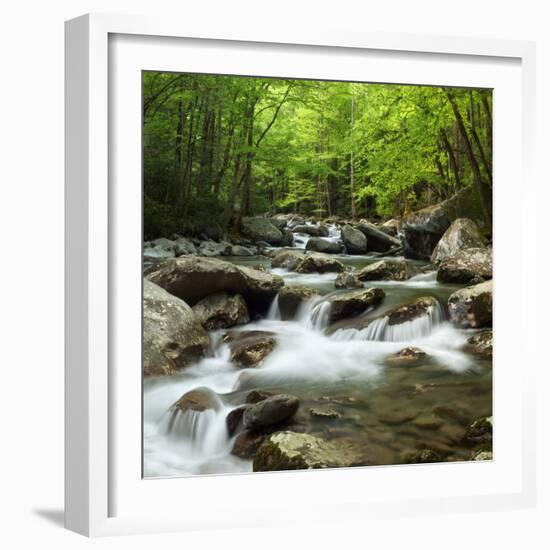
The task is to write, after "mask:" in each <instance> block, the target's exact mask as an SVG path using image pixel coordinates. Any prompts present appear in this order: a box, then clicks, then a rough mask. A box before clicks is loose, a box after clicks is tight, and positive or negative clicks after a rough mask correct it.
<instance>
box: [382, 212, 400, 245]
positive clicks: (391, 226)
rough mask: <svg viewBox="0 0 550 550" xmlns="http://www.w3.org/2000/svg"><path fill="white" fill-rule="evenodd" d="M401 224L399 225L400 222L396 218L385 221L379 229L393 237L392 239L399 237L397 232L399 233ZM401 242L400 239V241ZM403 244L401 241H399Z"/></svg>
mask: <svg viewBox="0 0 550 550" xmlns="http://www.w3.org/2000/svg"><path fill="white" fill-rule="evenodd" d="M400 225H401V224H400V223H399V220H396V219H395V218H391V219H390V220H387V221H385V222H384V223H383V224H382V225H380V226H379V227H378V229H379V230H380V231H382V232H383V233H387V234H388V235H391V236H392V237H396V236H397V232H398V231H399V226H400ZM398 241H399V239H398ZM399 242H401V241H399Z"/></svg>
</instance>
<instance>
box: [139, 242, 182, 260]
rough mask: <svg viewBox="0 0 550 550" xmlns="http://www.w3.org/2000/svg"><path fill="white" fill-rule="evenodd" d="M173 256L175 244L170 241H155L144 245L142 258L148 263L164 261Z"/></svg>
mask: <svg viewBox="0 0 550 550" xmlns="http://www.w3.org/2000/svg"><path fill="white" fill-rule="evenodd" d="M175 255H176V253H175V244H174V241H171V240H170V239H165V238H160V239H155V240H154V241H151V242H147V243H145V246H144V248H143V257H144V259H145V260H149V261H156V260H165V259H167V258H173V257H174V256H175Z"/></svg>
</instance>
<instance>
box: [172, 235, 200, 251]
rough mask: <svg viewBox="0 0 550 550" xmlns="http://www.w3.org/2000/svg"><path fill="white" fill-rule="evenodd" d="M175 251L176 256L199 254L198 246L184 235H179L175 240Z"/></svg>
mask: <svg viewBox="0 0 550 550" xmlns="http://www.w3.org/2000/svg"><path fill="white" fill-rule="evenodd" d="M174 252H175V254H176V256H186V255H188V254H197V253H198V251H197V247H196V246H195V245H194V244H193V243H192V242H191V241H190V240H189V239H185V238H184V237H179V238H178V239H176V240H175V241H174Z"/></svg>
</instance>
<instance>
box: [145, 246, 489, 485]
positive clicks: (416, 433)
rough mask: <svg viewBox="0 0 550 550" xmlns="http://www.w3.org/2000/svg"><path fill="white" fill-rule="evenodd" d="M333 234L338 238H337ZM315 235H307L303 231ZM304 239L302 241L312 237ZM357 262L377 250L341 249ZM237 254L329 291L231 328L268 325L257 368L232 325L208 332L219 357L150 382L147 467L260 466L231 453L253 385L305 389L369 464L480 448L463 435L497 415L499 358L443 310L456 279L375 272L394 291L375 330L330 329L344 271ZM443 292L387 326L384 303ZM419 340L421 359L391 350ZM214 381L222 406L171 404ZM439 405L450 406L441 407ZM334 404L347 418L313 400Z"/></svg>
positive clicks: (304, 397)
mask: <svg viewBox="0 0 550 550" xmlns="http://www.w3.org/2000/svg"><path fill="white" fill-rule="evenodd" d="M329 238H330V237H329ZM306 242H307V241H306ZM304 246H305V245H304ZM336 257H337V258H338V259H339V260H341V261H342V262H344V263H346V264H349V265H352V266H353V267H354V268H357V269H360V268H361V267H363V266H364V265H366V264H368V263H371V262H373V261H377V260H378V259H379V258H373V257H369V256H344V255H342V256H336ZM223 259H224V260H230V261H233V262H234V263H237V264H240V265H248V266H252V265H262V266H263V267H264V268H265V269H267V270H269V271H272V272H274V273H277V274H279V275H281V276H282V277H283V278H284V279H285V282H286V283H287V284H291V283H299V284H303V285H305V286H308V287H310V288H314V289H316V290H317V291H318V292H319V293H320V294H321V296H320V297H318V298H313V299H312V300H310V301H309V302H306V303H305V304H303V305H302V307H301V308H300V309H299V310H298V312H297V314H296V318H295V319H294V320H292V321H282V320H281V317H280V313H279V309H278V303H277V301H276V300H274V302H273V304H272V306H271V308H270V310H269V312H268V314H267V316H266V318H265V319H261V320H257V321H254V322H251V323H249V324H247V325H244V326H240V327H237V328H234V329H231V330H241V331H247V330H267V331H272V332H274V333H275V334H276V335H277V346H276V348H275V350H274V351H273V352H272V353H271V354H270V355H268V356H267V358H266V359H265V360H264V362H263V363H262V364H261V365H260V366H258V367H257V368H255V369H242V368H237V367H236V366H234V365H233V364H232V363H231V362H230V360H229V348H228V346H227V344H224V343H223V342H222V338H221V336H222V334H223V332H224V331H218V332H215V333H211V336H212V341H213V343H214V347H215V351H214V356H213V357H208V358H205V359H202V360H201V361H200V362H198V363H197V364H196V365H193V366H191V367H189V368H187V369H185V370H184V371H183V372H182V373H181V374H179V375H176V376H172V377H165V378H157V379H146V380H145V381H144V396H143V415H144V475H145V476H146V477H153V476H182V475H189V474H213V473H232V472H250V471H252V462H251V461H250V460H243V459H240V458H237V457H235V456H233V455H232V454H231V448H232V445H233V442H234V439H235V438H234V437H233V438H230V437H229V436H228V433H227V428H226V423H225V417H226V416H227V413H228V412H229V411H230V410H231V409H232V408H234V407H236V406H238V405H241V404H243V403H244V402H245V399H246V395H247V393H248V392H249V391H251V390H253V389H265V390H270V391H274V392H277V393H290V394H293V395H295V396H297V397H298V398H299V399H300V409H299V411H298V413H297V421H298V422H301V421H302V422H303V424H304V425H306V426H307V431H308V432H309V433H311V434H312V435H317V436H320V437H323V438H325V439H335V438H338V439H339V440H342V441H350V442H353V443H354V444H355V445H356V446H359V447H360V448H361V449H362V450H363V451H364V455H365V456H366V457H367V458H368V463H369V464H396V463H401V462H402V461H403V453H404V452H406V451H408V450H414V449H416V450H418V449H424V448H425V449H433V450H435V451H437V452H439V453H442V454H443V455H444V456H445V455H446V456H452V458H453V459H454V460H467V459H468V458H469V456H470V452H471V449H469V448H465V447H463V446H461V439H462V435H463V433H464V420H463V419H465V418H466V419H473V418H478V417H480V416H490V415H491V411H492V368H491V361H487V360H482V359H477V358H475V357H473V356H472V355H469V354H467V353H464V352H463V351H462V348H463V346H464V344H465V343H466V340H467V339H468V338H469V337H470V336H471V335H472V334H473V332H472V331H464V330H458V329H456V328H454V327H453V326H451V325H450V324H449V323H448V322H447V321H446V313H445V304H446V301H447V298H448V297H449V295H450V294H451V293H452V292H453V291H454V290H456V289H457V288H458V287H457V286H454V285H442V284H439V283H438V282H437V281H436V279H435V272H431V273H425V274H420V275H417V276H415V277H413V278H411V279H410V280H409V281H405V282H394V281H391V282H381V281H376V282H372V283H367V284H366V285H365V286H376V287H381V288H383V289H384V291H385V293H386V298H385V299H384V301H383V303H382V304H381V305H380V306H379V307H378V308H376V309H374V310H373V311H369V312H366V313H365V314H363V316H364V317H366V318H370V319H375V318H376V319H377V320H376V321H374V322H372V323H371V324H369V326H368V327H367V328H366V329H363V330H355V329H353V328H345V327H344V328H341V329H339V330H336V331H334V332H333V333H332V334H327V333H326V329H327V327H328V312H329V306H328V304H327V303H326V301H324V299H325V297H326V295H327V294H331V293H334V292H346V291H335V290H334V279H335V277H336V274H334V273H330V274H296V273H290V272H288V271H285V270H281V269H273V270H272V269H271V268H270V259H269V258H266V257H263V256H254V257H244V258H236V257H234V258H223ZM420 296H434V297H435V298H437V299H438V300H439V302H440V304H441V305H442V306H441V307H439V308H434V309H433V310H432V311H430V312H429V313H428V315H425V316H423V317H421V318H419V319H416V320H414V321H410V322H407V323H403V324H401V325H396V326H393V327H391V326H388V324H387V323H386V322H385V320H384V317H383V316H384V313H385V312H386V311H388V310H389V309H391V308H392V307H395V306H396V305H400V304H403V303H406V302H409V301H410V300H413V299H414V298H417V297H420ZM409 346H414V347H418V348H420V349H422V350H423V351H424V352H426V356H425V357H424V358H421V359H420V360H418V361H415V362H414V364H407V363H406V362H405V364H394V363H392V362H390V361H388V358H389V357H390V356H391V355H392V354H395V353H396V352H398V351H400V350H402V349H403V348H405V347H409ZM196 388H208V389H209V390H212V392H214V393H215V394H216V395H217V402H218V406H217V407H216V409H215V410H209V411H204V412H194V411H186V412H183V413H182V412H179V411H178V412H177V413H174V412H173V411H172V410H170V408H171V406H172V405H173V404H174V403H175V402H176V401H177V400H178V399H179V398H180V397H181V396H182V395H183V394H184V393H186V392H187V391H190V390H192V389H196ZM434 407H439V409H440V410H441V409H442V408H443V409H444V411H446V414H444V415H442V416H443V417H444V418H441V417H440V416H437V417H435V416H434V415H433V413H432V409H433V408H434ZM312 408H313V409H319V410H322V411H331V412H332V413H337V415H339V418H334V419H327V418H323V419H321V418H316V417H313V416H311V415H310V409H312Z"/></svg>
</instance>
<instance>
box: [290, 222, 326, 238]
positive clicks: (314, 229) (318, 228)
mask: <svg viewBox="0 0 550 550" xmlns="http://www.w3.org/2000/svg"><path fill="white" fill-rule="evenodd" d="M292 232H293V233H304V234H306V235H310V236H311V237H328V234H329V231H328V227H327V226H326V225H323V224H321V225H305V224H304V225H296V226H294V227H293V228H292Z"/></svg>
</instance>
